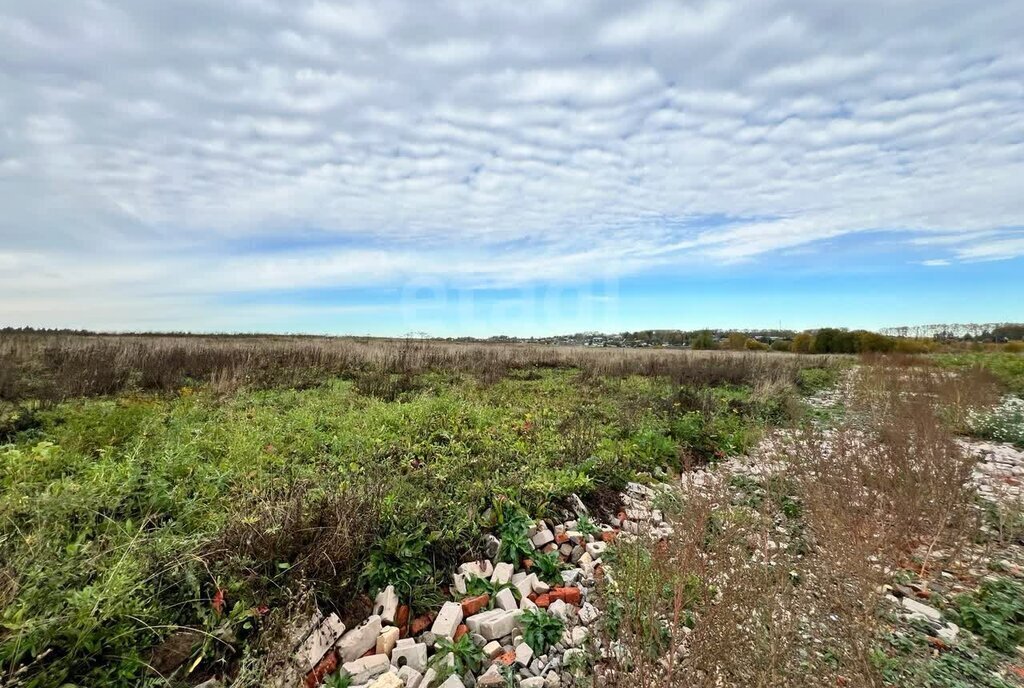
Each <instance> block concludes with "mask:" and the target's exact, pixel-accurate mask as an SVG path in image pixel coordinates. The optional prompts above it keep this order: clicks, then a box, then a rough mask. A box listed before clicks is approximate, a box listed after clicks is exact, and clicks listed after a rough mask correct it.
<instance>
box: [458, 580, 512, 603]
mask: <svg viewBox="0 0 1024 688" xmlns="http://www.w3.org/2000/svg"><path fill="white" fill-rule="evenodd" d="M506 589H507V590H511V591H512V595H513V596H515V598H516V599H517V600H518V599H520V598H521V594H520V592H519V589H518V588H517V587H516V586H514V585H512V583H500V584H496V583H492V582H491V581H490V579H488V578H481V577H480V576H470V577H469V579H468V580H467V581H466V593H465V595H463V596H462V597H478V596H479V595H488V596H489V597H490V600H489V601H488V602H487V608H488V609H493V608H494V605H495V603H496V602H497V597H498V593H499V592H501V591H502V590H506Z"/></svg>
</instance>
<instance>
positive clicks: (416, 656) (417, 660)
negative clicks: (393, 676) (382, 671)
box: [391, 643, 427, 673]
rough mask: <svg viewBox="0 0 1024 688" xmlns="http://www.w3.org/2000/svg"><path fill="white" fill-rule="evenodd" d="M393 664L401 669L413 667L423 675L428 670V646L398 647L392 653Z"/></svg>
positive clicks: (415, 644) (418, 644)
mask: <svg viewBox="0 0 1024 688" xmlns="http://www.w3.org/2000/svg"><path fill="white" fill-rule="evenodd" d="M391 663H392V664H393V665H394V666H396V667H398V668H399V669H401V668H402V667H412V668H413V669H415V670H416V671H418V672H420V673H423V672H424V671H426V670H427V646H426V644H424V643H412V644H411V645H406V646H404V647H396V648H395V649H394V650H393V651H392V652H391Z"/></svg>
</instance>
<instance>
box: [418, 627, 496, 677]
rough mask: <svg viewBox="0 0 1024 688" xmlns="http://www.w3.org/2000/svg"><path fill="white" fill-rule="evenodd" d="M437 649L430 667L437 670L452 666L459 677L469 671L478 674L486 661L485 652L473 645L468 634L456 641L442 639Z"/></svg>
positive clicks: (438, 642)
mask: <svg viewBox="0 0 1024 688" xmlns="http://www.w3.org/2000/svg"><path fill="white" fill-rule="evenodd" d="M436 647H437V654H436V655H434V657H433V658H432V659H431V660H430V665H431V666H432V667H435V668H440V667H446V666H451V667H453V668H454V672H453V673H454V674H456V675H458V676H462V675H463V674H465V673H466V672H467V671H471V672H474V673H476V672H477V671H479V670H480V666H481V665H482V664H483V661H484V651H483V650H482V649H481V648H479V647H477V646H476V645H475V644H474V643H473V640H472V638H470V637H469V634H468V633H467V634H465V635H463V636H462V637H461V638H459V639H458V640H454V641H453V640H449V639H448V638H441V639H440V640H438V641H437V646H436ZM449 656H450V657H451V659H450V660H449V659H448V657H449ZM449 662H451V664H450V665H449Z"/></svg>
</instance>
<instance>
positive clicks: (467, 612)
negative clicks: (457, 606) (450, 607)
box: [462, 593, 491, 616]
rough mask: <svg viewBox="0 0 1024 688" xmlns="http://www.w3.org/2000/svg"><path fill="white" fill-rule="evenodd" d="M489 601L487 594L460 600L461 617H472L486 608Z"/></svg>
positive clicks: (489, 597)
mask: <svg viewBox="0 0 1024 688" xmlns="http://www.w3.org/2000/svg"><path fill="white" fill-rule="evenodd" d="M490 601H491V596H490V595H488V594H487V593H484V594H483V595H477V596H476V597H467V598H466V599H464V600H462V615H463V616H473V615H474V614H476V613H478V612H480V611H481V610H483V609H486V608H487V603H488V602H490Z"/></svg>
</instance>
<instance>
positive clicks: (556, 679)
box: [544, 671, 562, 688]
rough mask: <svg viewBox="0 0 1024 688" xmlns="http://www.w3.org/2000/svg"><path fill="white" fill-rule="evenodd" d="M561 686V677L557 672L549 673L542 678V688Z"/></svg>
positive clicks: (557, 687)
mask: <svg viewBox="0 0 1024 688" xmlns="http://www.w3.org/2000/svg"><path fill="white" fill-rule="evenodd" d="M561 685H562V677H561V676H559V675H558V672H557V671H549V672H548V675H547V676H545V677H544V688H559V686H561Z"/></svg>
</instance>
